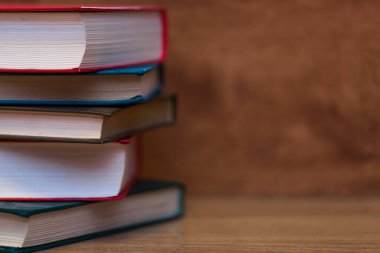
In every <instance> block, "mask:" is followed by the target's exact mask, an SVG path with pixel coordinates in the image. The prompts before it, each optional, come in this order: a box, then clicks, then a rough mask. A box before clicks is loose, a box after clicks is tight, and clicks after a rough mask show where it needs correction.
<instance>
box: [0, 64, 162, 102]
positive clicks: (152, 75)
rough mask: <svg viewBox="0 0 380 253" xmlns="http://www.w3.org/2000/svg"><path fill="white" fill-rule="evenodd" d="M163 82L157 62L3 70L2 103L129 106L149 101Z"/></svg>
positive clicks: (0, 95) (0, 84)
mask: <svg viewBox="0 0 380 253" xmlns="http://www.w3.org/2000/svg"><path fill="white" fill-rule="evenodd" d="M162 85H163V74H162V66H161V65H158V64H151V65H143V66H138V67H129V68H118V69H108V70H101V71H97V72H89V73H54V74H53V73H46V74H41V73H1V74H0V105H1V104H2V105H66V106H78V105H83V106H116V105H126V104H134V103H139V102H143V101H144V100H149V99H150V98H152V97H154V96H155V95H156V94H158V93H159V92H160V90H161V87H162Z"/></svg>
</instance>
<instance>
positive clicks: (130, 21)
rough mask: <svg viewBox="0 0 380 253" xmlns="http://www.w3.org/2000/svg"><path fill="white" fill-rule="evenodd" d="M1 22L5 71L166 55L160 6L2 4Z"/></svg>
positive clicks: (86, 67) (100, 65)
mask: <svg viewBox="0 0 380 253" xmlns="http://www.w3.org/2000/svg"><path fill="white" fill-rule="evenodd" d="M0 24H1V25H0V34H1V43H0V71H3V72H11V71H12V72H26V71H30V72H47V71H50V72H81V71H95V70H100V69H107V68H116V67H126V66H131V65H138V64H146V63H152V62H162V61H163V60H164V59H165V57H166V40H167V39H166V37H167V36H166V14H165V10H164V9H162V8H160V7H154V6H109V7H106V6H37V5H35V6H33V5H0Z"/></svg>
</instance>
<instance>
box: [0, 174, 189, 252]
mask: <svg viewBox="0 0 380 253" xmlns="http://www.w3.org/2000/svg"><path fill="white" fill-rule="evenodd" d="M184 194H185V189H184V186H183V185H182V184H180V183H177V182H168V181H151V180H140V181H138V182H137V183H136V185H135V187H134V188H133V189H132V190H131V191H130V193H129V194H128V196H126V198H125V199H123V200H113V201H104V202H0V225H1V221H2V220H5V219H8V220H6V222H7V223H6V224H9V220H10V219H12V217H14V219H15V220H17V221H19V220H22V222H29V221H30V220H31V219H34V218H35V217H38V219H40V220H41V219H46V221H47V222H46V225H47V227H51V225H52V224H49V223H48V220H49V217H50V216H51V217H53V218H54V221H56V220H57V218H58V219H59V218H60V217H61V216H62V217H65V215H66V216H67V215H71V216H72V217H75V215H74V213H75V212H76V211H78V210H79V209H80V210H81V212H82V213H83V212H84V211H85V212H88V214H90V215H89V216H91V217H98V218H99V219H93V220H91V219H90V224H87V225H89V227H93V226H94V224H95V223H96V222H98V223H101V222H102V220H101V217H102V215H103V213H105V214H104V215H107V216H105V217H109V216H112V215H114V216H115V217H118V215H119V216H120V217H118V218H117V219H116V218H115V222H116V224H117V225H116V226H114V227H112V228H110V227H107V228H106V229H104V230H102V229H99V228H100V225H99V224H97V223H96V224H97V225H98V227H99V228H98V231H93V232H90V233H84V234H83V232H80V233H82V234H80V235H77V236H73V237H69V238H65V239H63V240H54V238H53V239H50V241H49V239H46V238H43V239H42V241H44V242H46V240H48V242H47V243H41V244H39V243H38V241H36V240H34V241H29V242H28V238H27V237H26V238H25V239H24V244H25V246H21V247H11V246H7V247H4V246H3V247H0V253H3V252H4V253H8V252H21V253H25V252H33V251H38V250H44V249H48V248H52V247H58V246H62V245H65V244H70V243H75V242H79V241H82V240H87V239H92V238H96V237H100V236H106V235H110V234H113V233H118V232H122V231H126V230H131V229H134V228H138V227H142V226H147V225H152V224H156V223H160V222H164V221H168V220H172V219H176V218H179V217H181V216H182V215H183V213H184ZM121 210H124V211H125V213H121V214H120V211H121ZM97 214H99V216H96V215H97ZM128 215H130V217H134V219H135V220H133V219H131V218H128ZM136 215H137V216H136ZM1 216H3V218H2V217H1ZM138 216H140V217H138ZM9 217H11V218H9ZM41 217H44V218H41ZM67 217H68V216H67ZM136 217H137V218H136ZM20 218H21V219H20ZM62 219H63V220H64V221H65V222H63V223H60V224H65V225H66V224H70V222H69V221H68V220H67V218H62ZM80 220H81V219H80V217H79V222H80ZM82 220H83V219H82ZM85 220H86V219H85ZM92 222H94V224H92ZM42 223H43V220H42ZM58 223H59V222H58ZM75 223H78V221H75V220H73V224H75ZM106 223H107V224H108V223H110V221H107V222H106ZM111 223H112V222H111ZM96 224H95V225H96ZM87 225H86V224H83V225H81V227H80V228H81V229H82V228H83V227H86V226H87ZM67 226H69V225H67ZM78 226H80V225H78ZM11 227H12V226H11ZM57 229H58V230H56V231H51V232H50V233H55V234H56V235H57V234H59V232H60V231H64V232H63V233H62V234H65V233H66V230H65V227H64V225H61V226H59V227H58V228H57ZM70 229H71V230H73V228H72V227H71V228H70ZM32 230H33V231H36V234H38V233H40V232H41V231H46V228H44V227H42V226H41V227H40V231H38V230H36V229H35V228H33V229H32ZM74 230H75V229H74ZM1 231H3V234H4V235H1V234H2V232H1ZM1 231H0V241H1V240H5V239H6V238H7V237H6V236H7V234H9V231H6V229H2V230H1ZM74 232H75V231H74ZM12 233H13V232H12ZM48 235H49V232H47V236H48ZM2 236H3V239H1V237H2ZM31 236H32V237H33V234H32V235H31ZM2 245H4V244H2Z"/></svg>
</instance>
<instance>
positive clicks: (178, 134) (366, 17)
mask: <svg viewBox="0 0 380 253" xmlns="http://www.w3.org/2000/svg"><path fill="white" fill-rule="evenodd" d="M7 2H8V3H9V1H7ZM13 2H19V1H13ZM24 2H25V1H24ZM28 2H29V3H31V2H37V3H52V2H53V1H28ZM60 2H61V3H67V4H104V5H105V4H115V5H123V4H159V5H163V6H166V7H167V8H168V11H169V25H170V45H169V58H168V61H167V65H166V74H167V86H166V88H167V90H171V91H175V92H176V93H178V95H179V114H178V116H179V118H178V124H177V125H176V126H175V127H170V128H165V129H160V130H154V131H151V132H149V133H146V134H144V138H143V142H144V145H145V146H144V168H143V171H142V175H144V176H149V177H156V178H163V179H177V180H182V181H183V182H185V183H186V184H187V186H188V189H189V191H190V193H193V194H197V193H226V194H232V193H239V194H250V195H327V194H329V195H377V196H379V195H380V168H379V165H380V154H379V148H380V133H379V123H380V119H379V117H378V114H379V112H380V69H379V68H380V33H379V28H380V16H379V15H378V13H379V11H380V1H375V0H374V1H370V0H366V1H355V0H352V1H340V0H325V1H322V0H320V1H312V0H309V1H308V0H298V1H296V0H294V1H290V0H289V1H274V0H272V1H270V0H262V1H260V0H252V1H249V0H234V1H228V0H214V1H211V0H204V1H195V0H182V1H175V0H170V1H114V0H112V1H60ZM53 3H58V2H53Z"/></svg>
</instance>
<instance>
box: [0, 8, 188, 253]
mask: <svg viewBox="0 0 380 253" xmlns="http://www.w3.org/2000/svg"><path fill="white" fill-rule="evenodd" d="M166 31H167V27H166V17H165V10H163V9H161V8H158V7H83V6H82V7H77V6H63V7H62V6H60V7H57V6H53V7H52V6H0V72H1V73H0V140H1V141H0V252H31V251H36V250H42V249H46V248H50V247H55V246H59V245H64V244H67V243H73V242H76V241H80V240H84V239H89V238H93V237H97V236H102V235H108V234H110V233H114V232H119V231H124V230H127V229H131V228H135V227H140V226H144V225H148V224H154V223H158V222H162V221H166V220H170V219H174V218H178V217H180V216H181V215H182V214H183V201H184V198H183V197H184V187H183V185H181V184H180V183H176V182H169V181H168V182H163V181H153V180H143V179H140V178H138V176H137V175H138V170H139V165H140V159H139V138H138V136H136V134H138V133H140V132H141V131H144V130H148V129H152V128H156V127H159V126H164V125H169V124H173V123H174V122H175V112H176V97H175V95H171V94H163V93H162V92H161V90H162V86H163V80H164V79H163V67H162V62H163V61H164V59H165V56H166V48H167V46H166V45H167V42H166V37H167V34H166V33H167V32H166Z"/></svg>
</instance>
